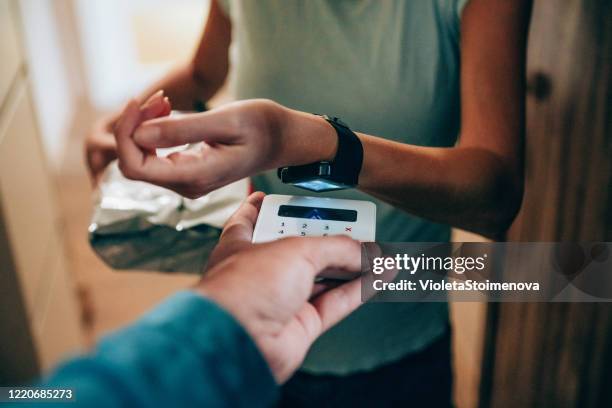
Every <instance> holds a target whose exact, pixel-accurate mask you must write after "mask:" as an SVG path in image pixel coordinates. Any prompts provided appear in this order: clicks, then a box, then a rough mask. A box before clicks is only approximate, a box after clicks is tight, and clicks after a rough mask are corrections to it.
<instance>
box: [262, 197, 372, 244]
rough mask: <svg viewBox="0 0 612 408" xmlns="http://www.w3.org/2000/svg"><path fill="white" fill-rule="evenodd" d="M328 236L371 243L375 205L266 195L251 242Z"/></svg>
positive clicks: (322, 198)
mask: <svg viewBox="0 0 612 408" xmlns="http://www.w3.org/2000/svg"><path fill="white" fill-rule="evenodd" d="M332 235H347V236H349V237H351V238H353V239H356V240H358V241H361V242H370V241H374V240H375V237H376V206H375V205H374V204H373V203H371V202H368V201H359V200H346V199H340V198H328V197H307V196H286V195H278V194H269V195H267V196H266V197H265V198H264V200H263V203H262V205H261V209H260V211H259V217H258V218H257V224H256V225H255V230H254V231H253V242H254V243H262V242H270V241H274V240H277V239H281V238H287V237H325V236H332Z"/></svg>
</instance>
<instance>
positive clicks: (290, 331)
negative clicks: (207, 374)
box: [196, 193, 361, 383]
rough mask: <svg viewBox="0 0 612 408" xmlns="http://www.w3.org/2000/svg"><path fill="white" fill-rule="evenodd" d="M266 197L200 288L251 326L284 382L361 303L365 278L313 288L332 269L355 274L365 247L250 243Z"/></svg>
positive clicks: (221, 250) (241, 215) (236, 225)
mask: <svg viewBox="0 0 612 408" xmlns="http://www.w3.org/2000/svg"><path fill="white" fill-rule="evenodd" d="M262 199H263V194H262V193H254V194H252V195H251V196H249V198H247V200H246V201H245V203H244V204H243V205H242V206H241V207H240V208H239V209H238V211H237V212H236V213H235V214H234V215H233V216H232V217H231V218H230V220H228V222H227V224H226V226H225V228H224V231H223V234H222V237H221V240H220V242H219V245H218V246H217V248H216V249H215V251H214V252H213V254H212V255H211V258H210V260H209V264H208V270H207V272H206V274H205V275H204V278H203V279H202V280H201V281H200V283H199V284H198V285H197V287H196V290H197V291H198V292H200V293H202V294H203V295H204V296H206V297H208V298H210V299H212V300H213V301H215V302H216V303H217V304H219V305H220V306H222V307H223V308H225V309H226V310H227V311H229V312H230V313H231V314H232V315H233V316H234V317H235V318H236V319H237V320H238V321H239V322H240V323H241V324H242V325H243V326H244V327H245V329H246V330H247V331H248V332H249V333H250V334H251V336H252V337H253V339H254V341H255V343H256V344H257V346H258V347H259V349H260V350H261V352H262V354H263V355H264V358H265V359H266V361H267V362H268V364H269V365H270V368H271V370H272V372H273V373H274V376H275V378H276V380H277V381H278V382H279V383H282V382H284V381H286V380H287V379H288V378H289V377H290V376H291V374H292V373H293V372H294V371H295V370H296V369H297V368H298V367H299V365H300V364H301V362H302V361H303V359H304V356H305V355H306V352H307V351H308V349H309V348H310V346H311V345H312V343H313V342H314V341H315V340H316V339H317V337H319V336H320V335H321V334H322V333H323V332H324V331H326V330H327V329H329V328H330V327H332V326H333V325H335V324H336V323H338V322H339V321H340V320H341V319H343V318H344V317H346V316H347V315H348V314H349V313H351V312H352V311H354V310H355V309H356V308H357V307H359V305H360V304H361V290H360V283H359V280H358V279H355V280H352V281H349V282H347V283H344V284H342V285H340V286H336V287H334V288H332V289H330V290H327V291H324V292H322V293H320V292H319V291H320V290H321V288H320V287H319V288H318V290H317V289H316V288H315V283H314V281H315V278H316V277H317V276H319V275H320V274H321V272H323V271H325V270H328V269H334V270H341V271H345V272H346V274H347V277H352V276H354V275H355V273H356V272H358V271H359V270H360V267H361V257H360V245H359V243H358V242H356V241H354V240H352V239H350V238H348V237H342V236H336V237H322V238H286V239H283V240H279V241H275V242H272V243H267V244H255V245H254V244H251V238H252V235H253V226H254V223H255V221H256V219H257V213H258V209H259V206H260V205H261V200H262ZM313 292H317V295H316V296H314V297H312V294H313Z"/></svg>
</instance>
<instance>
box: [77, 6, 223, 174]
mask: <svg viewBox="0 0 612 408" xmlns="http://www.w3.org/2000/svg"><path fill="white" fill-rule="evenodd" d="M230 42H231V23H230V20H229V18H228V17H227V16H226V15H225V14H224V13H223V11H222V10H221V8H220V6H219V4H218V3H217V1H216V0H213V1H212V2H211V6H210V11H209V13H208V19H207V22H206V26H205V29H204V32H203V34H202V37H201V39H200V43H199V45H198V48H197V50H196V52H195V54H194V56H193V58H192V59H191V60H190V61H188V62H186V63H184V64H181V65H179V66H177V67H176V68H174V69H173V70H172V71H170V72H169V73H167V74H166V75H165V76H164V77H163V78H161V79H160V80H159V81H157V82H155V83H154V84H153V85H151V86H150V87H149V88H148V89H146V90H145V91H144V92H143V93H142V94H141V95H140V96H139V97H138V98H137V100H139V101H140V102H141V103H142V102H144V101H146V100H147V99H148V98H150V97H151V96H152V95H153V94H154V93H155V92H157V91H158V90H159V89H163V90H164V94H165V96H167V97H169V98H170V99H171V100H172V103H173V106H174V108H175V109H179V110H188V111H189V110H194V109H196V108H199V107H200V106H204V104H205V103H206V101H208V100H209V99H210V98H211V97H212V96H214V95H215V93H216V92H217V91H218V90H219V88H221V86H222V85H223V83H224V81H225V78H226V76H227V72H228V67H229V57H228V49H229V44H230ZM120 113H121V112H120V111H118V112H113V113H111V114H108V115H105V116H103V117H101V118H100V119H98V120H97V121H96V122H95V123H94V125H93V127H92V129H91V131H90V133H89V135H88V136H87V139H86V142H85V155H86V159H87V164H88V167H89V171H90V175H91V178H92V181H93V182H94V184H95V183H96V182H97V179H98V177H99V175H100V174H101V172H102V171H103V170H104V169H105V168H106V166H107V165H108V163H110V162H111V161H112V160H114V159H115V158H116V157H117V154H116V145H115V139H114V138H113V136H112V132H113V126H114V125H115V122H116V121H117V118H118V117H119V115H120Z"/></svg>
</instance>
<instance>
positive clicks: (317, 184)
mask: <svg viewBox="0 0 612 408" xmlns="http://www.w3.org/2000/svg"><path fill="white" fill-rule="evenodd" d="M291 184H293V185H294V186H296V187H300V188H303V189H305V190H310V191H315V192H318V193H320V192H323V191H333V190H344V189H345V188H347V186H345V185H344V184H340V183H335V182H333V181H331V180H327V179H324V178H315V179H310V180H303V181H295V182H292V183H291Z"/></svg>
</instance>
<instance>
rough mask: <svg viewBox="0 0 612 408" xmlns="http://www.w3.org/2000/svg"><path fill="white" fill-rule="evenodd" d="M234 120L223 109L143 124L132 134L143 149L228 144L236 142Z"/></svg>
mask: <svg viewBox="0 0 612 408" xmlns="http://www.w3.org/2000/svg"><path fill="white" fill-rule="evenodd" d="M235 127H236V124H235V119H233V118H232V115H231V114H227V113H226V112H224V111H223V110H222V109H220V110H217V111H210V112H204V113H193V114H188V115H183V116H180V117H177V118H160V119H155V120H150V121H148V122H146V123H143V124H142V125H141V126H140V127H139V128H138V129H137V130H136V133H135V134H134V140H135V141H136V143H138V144H139V145H140V146H142V147H147V148H154V147H172V146H180V145H184V144H188V143H196V142H219V143H223V142H225V143H228V144H231V143H232V141H233V140H235V138H236V134H235V131H234V129H235Z"/></svg>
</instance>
